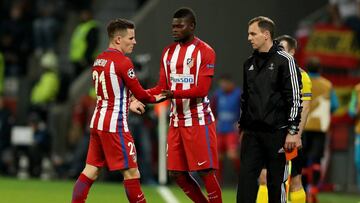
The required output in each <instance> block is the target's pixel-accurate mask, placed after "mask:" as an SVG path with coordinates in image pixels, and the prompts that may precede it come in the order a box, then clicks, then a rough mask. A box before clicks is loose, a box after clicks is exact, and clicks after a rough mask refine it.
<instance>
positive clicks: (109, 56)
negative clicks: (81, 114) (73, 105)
mask: <svg viewBox="0 0 360 203" xmlns="http://www.w3.org/2000/svg"><path fill="white" fill-rule="evenodd" d="M133 67H134V66H133V64H132V62H131V60H130V59H129V58H128V57H126V56H124V55H123V53H122V52H120V51H118V50H116V49H111V48H109V49H107V50H106V51H104V52H103V53H101V54H100V55H99V56H98V57H97V58H96V60H95V62H94V64H93V68H92V78H93V82H94V86H95V92H96V96H97V102H96V103H97V104H96V108H95V110H94V114H93V116H92V119H91V122H90V128H93V129H97V130H101V131H107V132H119V131H123V132H128V131H129V128H128V123H127V118H128V112H129V103H130V102H129V101H130V96H131V94H130V91H131V93H133V94H134V96H135V97H136V98H137V99H138V100H140V101H142V102H155V97H154V96H152V95H150V94H149V93H147V92H146V91H145V90H144V89H143V88H142V87H141V85H140V83H139V81H138V80H137V78H136V75H135V72H134V69H133Z"/></svg>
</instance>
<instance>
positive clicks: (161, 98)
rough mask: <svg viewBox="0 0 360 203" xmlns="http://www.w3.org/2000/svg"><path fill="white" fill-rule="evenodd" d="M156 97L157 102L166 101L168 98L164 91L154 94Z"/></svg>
mask: <svg viewBox="0 0 360 203" xmlns="http://www.w3.org/2000/svg"><path fill="white" fill-rule="evenodd" d="M154 97H155V99H156V102H162V101H164V100H165V99H166V96H164V95H163V94H162V93H161V94H157V95H154Z"/></svg>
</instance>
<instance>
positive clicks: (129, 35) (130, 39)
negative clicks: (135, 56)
mask: <svg viewBox="0 0 360 203" xmlns="http://www.w3.org/2000/svg"><path fill="white" fill-rule="evenodd" d="M135 44H136V40H135V30H134V29H127V32H126V34H125V35H124V36H121V37H120V49H121V51H122V52H123V53H124V54H130V53H131V52H132V51H133V49H134V46H135Z"/></svg>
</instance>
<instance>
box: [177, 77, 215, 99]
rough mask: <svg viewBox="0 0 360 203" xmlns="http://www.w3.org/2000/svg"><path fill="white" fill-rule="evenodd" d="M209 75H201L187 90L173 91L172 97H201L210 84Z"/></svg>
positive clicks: (205, 94) (205, 93)
mask: <svg viewBox="0 0 360 203" xmlns="http://www.w3.org/2000/svg"><path fill="white" fill-rule="evenodd" d="M211 79H212V78H211V77H201V78H200V79H199V83H198V85H197V86H195V87H193V88H190V89H188V90H175V91H173V94H174V96H173V97H174V98H176V99H181V98H190V99H192V98H202V97H205V96H207V95H208V93H209V89H210V86H211Z"/></svg>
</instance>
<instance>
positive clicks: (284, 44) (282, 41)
mask: <svg viewBox="0 0 360 203" xmlns="http://www.w3.org/2000/svg"><path fill="white" fill-rule="evenodd" d="M279 43H280V45H281V46H282V47H284V51H286V52H287V53H289V54H290V55H292V56H294V54H295V50H294V49H290V47H289V44H288V43H287V41H285V40H281V41H280V42H279Z"/></svg>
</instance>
